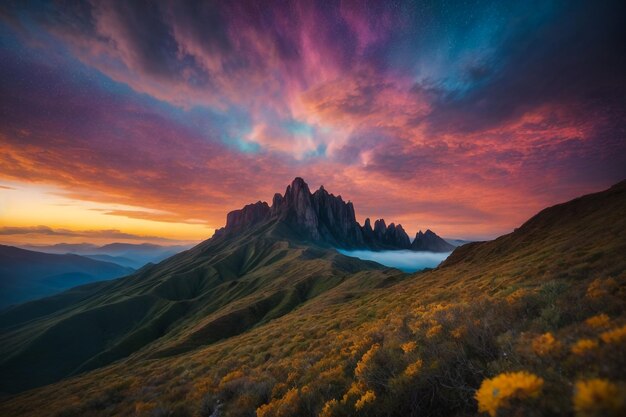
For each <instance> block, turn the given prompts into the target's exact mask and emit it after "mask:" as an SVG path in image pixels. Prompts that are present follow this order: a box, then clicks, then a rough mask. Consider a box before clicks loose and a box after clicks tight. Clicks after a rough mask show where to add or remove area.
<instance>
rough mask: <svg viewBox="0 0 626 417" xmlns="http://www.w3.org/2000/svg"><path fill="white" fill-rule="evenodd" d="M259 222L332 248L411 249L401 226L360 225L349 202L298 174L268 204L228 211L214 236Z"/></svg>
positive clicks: (382, 222) (366, 221)
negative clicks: (285, 228)
mask: <svg viewBox="0 0 626 417" xmlns="http://www.w3.org/2000/svg"><path fill="white" fill-rule="evenodd" d="M263 222H282V223H283V224H285V225H287V226H288V227H289V228H290V229H291V230H292V231H293V232H296V233H297V234H298V235H299V236H301V237H302V238H303V239H305V240H310V241H313V242H316V243H321V244H326V245H332V246H336V247H342V248H363V249H366V248H367V249H410V248H412V245H411V241H410V239H409V236H408V235H407V233H406V231H405V230H404V228H403V227H402V225H400V224H397V225H396V224H395V223H391V224H389V226H387V224H386V223H385V220H384V219H378V220H376V221H375V223H374V228H373V229H372V225H371V221H370V219H369V218H368V219H366V220H365V223H364V226H361V225H360V224H359V223H358V222H357V220H356V214H355V210H354V205H353V204H352V202H351V201H348V202H345V201H344V200H343V199H342V198H341V196H339V195H338V196H335V195H333V194H331V193H329V192H328V191H326V189H325V188H324V186H323V185H322V186H320V188H319V189H318V190H317V191H315V192H314V193H311V191H310V189H309V186H308V185H307V183H306V182H305V181H304V180H303V179H302V178H300V177H296V178H295V179H294V180H293V181H292V182H291V184H289V185H288V186H287V189H286V190H285V194H284V195H281V194H279V193H276V194H274V197H273V199H272V206H271V207H270V206H268V204H267V203H265V202H261V201H259V202H257V203H254V204H249V205H247V206H245V207H244V208H243V209H240V210H234V211H232V212H230V213H228V216H227V219H226V227H224V228H222V229H220V230H218V231H216V234H215V235H216V236H222V235H228V234H230V233H234V232H236V231H240V230H243V229H245V228H249V227H253V226H255V225H256V224H259V223H263ZM428 232H429V231H427V233H428ZM420 233H421V231H420ZM418 235H419V233H418ZM435 236H436V235H435ZM420 250H424V249H420Z"/></svg>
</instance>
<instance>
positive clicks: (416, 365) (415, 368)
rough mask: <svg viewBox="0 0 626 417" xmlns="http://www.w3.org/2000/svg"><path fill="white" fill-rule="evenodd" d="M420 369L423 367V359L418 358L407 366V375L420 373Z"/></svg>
mask: <svg viewBox="0 0 626 417" xmlns="http://www.w3.org/2000/svg"><path fill="white" fill-rule="evenodd" d="M420 369H422V360H421V359H418V360H417V361H415V362H413V363H412V364H410V365H409V366H407V368H406V370H405V371H404V373H405V374H406V375H407V376H411V377H413V376H415V375H417V374H418V373H419V371H420Z"/></svg>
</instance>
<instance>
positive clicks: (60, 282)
mask: <svg viewBox="0 0 626 417" xmlns="http://www.w3.org/2000/svg"><path fill="white" fill-rule="evenodd" d="M133 271H134V269H133V268H129V267H125V266H120V265H118V264H115V263H111V262H103V261H100V260H95V259H90V258H87V257H84V256H79V255H72V254H66V255H58V254H49V253H41V252H34V251H29V250H25V249H20V248H16V247H13V246H5V245H0V308H2V307H6V306H8V305H11V304H16V303H21V302H24V301H28V300H32V299H35V298H41V297H44V296H46V295H51V294H54V293H57V292H60V291H63V290H65V289H68V288H71V287H75V286H77V285H83V284H88V283H91V282H94V281H100V280H106V279H111V278H117V277H121V276H123V275H128V274H130V273H131V272H133Z"/></svg>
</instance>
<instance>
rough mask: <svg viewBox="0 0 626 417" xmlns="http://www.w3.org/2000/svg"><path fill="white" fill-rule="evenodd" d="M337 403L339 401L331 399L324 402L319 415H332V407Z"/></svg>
mask: <svg viewBox="0 0 626 417" xmlns="http://www.w3.org/2000/svg"><path fill="white" fill-rule="evenodd" d="M338 405H339V401H337V400H335V399H332V400H330V401H327V402H326V404H324V408H322V412H321V413H320V414H319V417H331V416H332V415H333V409H335V408H336V407H337V406H338Z"/></svg>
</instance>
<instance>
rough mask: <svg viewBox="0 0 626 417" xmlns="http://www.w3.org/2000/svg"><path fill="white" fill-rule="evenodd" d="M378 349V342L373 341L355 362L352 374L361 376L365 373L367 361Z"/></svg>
mask: <svg viewBox="0 0 626 417" xmlns="http://www.w3.org/2000/svg"><path fill="white" fill-rule="evenodd" d="M378 349H380V345H379V344H378V343H374V344H373V345H372V347H370V349H369V350H368V351H367V352H365V354H363V356H362V357H361V360H360V361H359V362H358V363H357V364H356V368H355V370H354V375H356V376H357V377H362V376H363V375H364V374H365V370H366V369H367V363H368V362H369V361H371V360H372V358H373V357H374V355H375V354H376V352H377V351H378Z"/></svg>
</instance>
